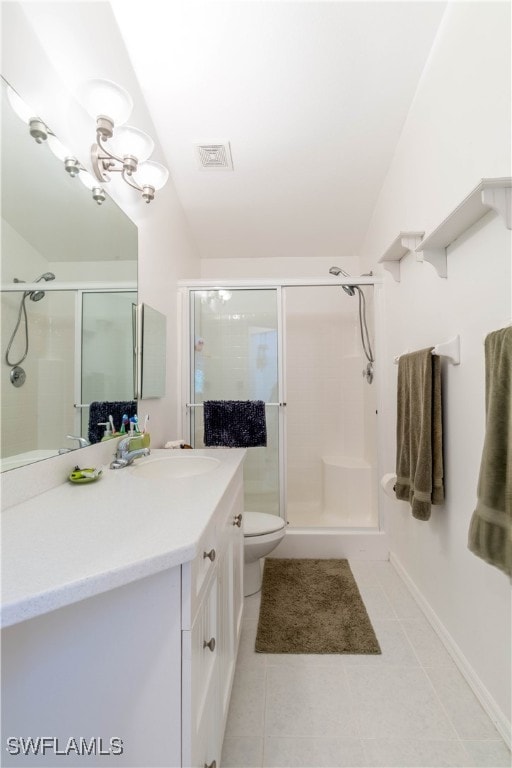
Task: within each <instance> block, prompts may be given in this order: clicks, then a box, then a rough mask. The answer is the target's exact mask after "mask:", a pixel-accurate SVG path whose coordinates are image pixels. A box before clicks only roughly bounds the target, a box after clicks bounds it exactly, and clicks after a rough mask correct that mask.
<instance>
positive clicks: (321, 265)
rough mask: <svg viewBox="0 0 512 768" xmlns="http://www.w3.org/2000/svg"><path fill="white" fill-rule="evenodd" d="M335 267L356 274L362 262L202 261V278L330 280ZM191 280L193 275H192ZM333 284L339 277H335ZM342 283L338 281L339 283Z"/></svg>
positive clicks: (341, 259)
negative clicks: (331, 269) (332, 269)
mask: <svg viewBox="0 0 512 768" xmlns="http://www.w3.org/2000/svg"><path fill="white" fill-rule="evenodd" d="M333 265H336V266H338V267H342V268H343V269H344V270H345V271H346V272H350V273H351V274H354V275H357V274H358V272H359V262H358V259H357V258H354V257H346V256H340V257H339V259H338V260H337V261H336V262H333V260H332V259H331V258H326V257H323V256H315V254H312V255H311V258H310V259H304V258H295V257H293V256H291V257H290V258H284V257H273V256H266V257H264V258H261V259H201V277H203V278H204V279H205V280H207V279H209V278H211V279H215V280H217V279H222V278H223V279H225V280H228V279H231V280H237V279H239V278H240V279H243V280H250V279H252V278H255V279H257V278H272V277H288V278H291V277H296V278H313V277H316V278H319V279H320V278H325V279H326V280H329V279H331V278H330V277H329V267H332V266H333ZM189 277H190V275H189ZM332 281H333V284H334V283H336V281H337V278H335V277H332ZM338 282H339V281H338Z"/></svg>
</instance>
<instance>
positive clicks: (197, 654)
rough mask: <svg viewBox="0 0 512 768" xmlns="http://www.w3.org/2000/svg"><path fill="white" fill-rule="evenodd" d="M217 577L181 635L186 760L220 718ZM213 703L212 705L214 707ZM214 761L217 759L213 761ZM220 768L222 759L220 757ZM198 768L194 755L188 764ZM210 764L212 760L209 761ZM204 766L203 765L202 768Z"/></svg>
mask: <svg viewBox="0 0 512 768" xmlns="http://www.w3.org/2000/svg"><path fill="white" fill-rule="evenodd" d="M217 592H218V586H217V577H216V576H214V578H213V579H212V580H211V582H209V588H208V592H207V594H206V595H205V598H204V601H203V604H202V606H201V610H200V611H199V613H198V614H197V616H196V619H195V621H194V624H193V626H192V629H191V630H186V631H183V632H182V658H183V663H182V708H183V718H182V729H183V749H184V757H185V752H186V751H187V749H189V750H192V749H193V748H194V747H195V745H196V744H199V743H200V742H202V741H203V740H204V734H205V730H206V731H208V728H207V727H206V726H205V724H207V723H208V722H210V720H211V719H212V718H215V717H216V715H217V710H218V705H217V701H216V696H217V690H218V653H219V645H218V643H219V638H218V624H217V621H218V618H217V617H218V611H217ZM212 702H213V703H212ZM212 759H214V758H212ZM216 760H217V765H218V764H219V757H218V756H217V758H216ZM188 761H190V764H192V765H195V762H194V760H193V758H192V755H191V754H189V755H188V756H187V762H184V765H189V762H188ZM209 762H211V760H210V761H209ZM203 765H204V763H203V764H201V768H202V766H203Z"/></svg>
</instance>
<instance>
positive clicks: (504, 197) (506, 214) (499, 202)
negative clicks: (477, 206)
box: [482, 187, 512, 229]
mask: <svg viewBox="0 0 512 768" xmlns="http://www.w3.org/2000/svg"><path fill="white" fill-rule="evenodd" d="M482 204H483V205H486V206H488V207H489V208H492V210H493V211H496V213H498V214H499V215H500V216H501V217H502V218H503V221H504V222H505V226H506V228H507V229H512V187H495V188H492V187H484V189H482Z"/></svg>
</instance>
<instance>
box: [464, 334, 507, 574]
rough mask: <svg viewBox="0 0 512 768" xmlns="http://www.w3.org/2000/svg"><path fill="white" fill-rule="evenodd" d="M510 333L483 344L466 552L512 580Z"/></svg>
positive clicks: (489, 337) (497, 336)
mask: <svg viewBox="0 0 512 768" xmlns="http://www.w3.org/2000/svg"><path fill="white" fill-rule="evenodd" d="M511 399H512V327H510V328H502V329H501V330H499V331H494V332H493V333H490V334H489V335H488V336H487V338H486V339H485V414H486V417H485V438H484V447H483V451H482V462H481V464H480V476H479V479H478V490H477V497H478V501H477V505H476V509H475V511H474V512H473V516H472V518H471V524H470V526H469V537H468V547H469V549H470V550H471V552H473V553H474V554H475V555H477V556H478V557H481V558H482V560H485V561H486V562H487V563H490V564H491V565H495V566H496V568H499V569H500V570H502V571H504V572H505V573H506V574H508V575H509V576H512V403H511Z"/></svg>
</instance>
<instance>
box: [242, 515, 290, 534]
mask: <svg viewBox="0 0 512 768" xmlns="http://www.w3.org/2000/svg"><path fill="white" fill-rule="evenodd" d="M243 521H244V536H246V537H248V538H250V537H251V536H264V535H265V534H266V533H274V532H275V531H280V530H281V529H282V528H284V526H285V521H284V520H283V519H282V518H281V517H278V515H269V514H268V513H266V512H245V513H244V516H243Z"/></svg>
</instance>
